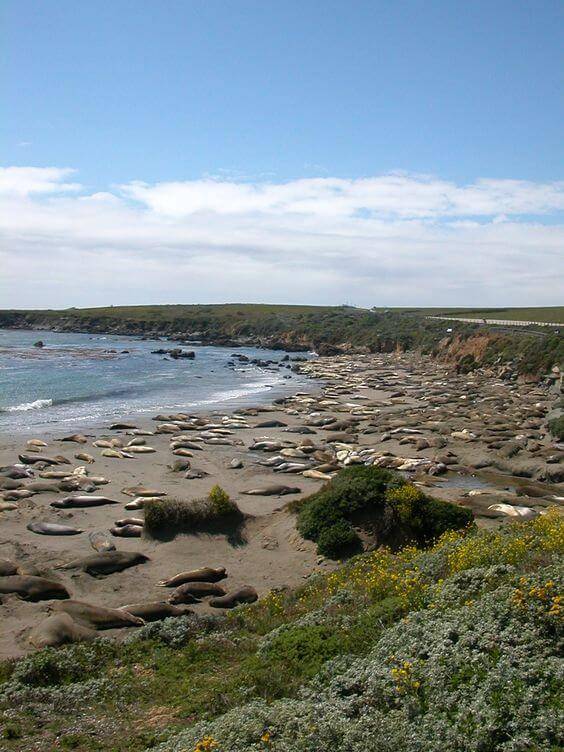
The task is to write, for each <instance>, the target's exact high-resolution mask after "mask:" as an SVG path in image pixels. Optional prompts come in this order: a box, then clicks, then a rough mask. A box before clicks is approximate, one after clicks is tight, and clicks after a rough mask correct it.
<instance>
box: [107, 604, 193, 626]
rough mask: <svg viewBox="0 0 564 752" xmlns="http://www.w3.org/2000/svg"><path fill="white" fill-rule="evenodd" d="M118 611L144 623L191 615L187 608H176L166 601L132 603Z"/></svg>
mask: <svg viewBox="0 0 564 752" xmlns="http://www.w3.org/2000/svg"><path fill="white" fill-rule="evenodd" d="M120 611H127V612H128V613H129V614H133V616H139V617H140V618H141V619H144V620H145V621H160V619H168V618H169V617H170V616H187V615H188V614H192V613H193V611H191V610H190V609H189V608H178V606H173V605H172V603H168V601H155V602H151V603H132V604H130V605H129V606H120Z"/></svg>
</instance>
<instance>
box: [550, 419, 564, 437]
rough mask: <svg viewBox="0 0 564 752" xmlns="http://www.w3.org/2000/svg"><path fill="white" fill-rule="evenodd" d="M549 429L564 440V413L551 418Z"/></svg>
mask: <svg viewBox="0 0 564 752" xmlns="http://www.w3.org/2000/svg"><path fill="white" fill-rule="evenodd" d="M548 430H549V431H550V433H551V434H552V435H553V436H554V437H555V438H556V439H558V441H564V415H560V416H559V417H558V418H553V419H552V420H549V422H548Z"/></svg>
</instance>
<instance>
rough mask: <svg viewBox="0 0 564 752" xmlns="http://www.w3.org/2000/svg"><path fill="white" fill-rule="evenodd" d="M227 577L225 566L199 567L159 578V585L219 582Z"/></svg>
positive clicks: (172, 585)
mask: <svg viewBox="0 0 564 752" xmlns="http://www.w3.org/2000/svg"><path fill="white" fill-rule="evenodd" d="M225 577H227V573H226V571H225V567H217V569H213V567H200V569H191V570H190V571H188V572H180V573H179V574H175V575H174V577H169V579H168V580H161V581H160V582H159V583H158V585H159V587H178V586H179V585H183V584H184V583H185V582H219V580H223V579H225Z"/></svg>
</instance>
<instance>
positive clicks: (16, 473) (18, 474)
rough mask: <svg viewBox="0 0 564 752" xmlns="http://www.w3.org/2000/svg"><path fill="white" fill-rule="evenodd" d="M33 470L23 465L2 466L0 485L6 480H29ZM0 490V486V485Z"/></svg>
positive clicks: (0, 468)
mask: <svg viewBox="0 0 564 752" xmlns="http://www.w3.org/2000/svg"><path fill="white" fill-rule="evenodd" d="M32 476H33V470H32V469H31V468H30V467H25V466H24V465H3V466H2V467H0V483H2V481H4V480H6V479H10V480H21V479H22V478H31V477H32ZM0 488H2V486H1V485H0Z"/></svg>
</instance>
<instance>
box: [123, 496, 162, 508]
mask: <svg viewBox="0 0 564 752" xmlns="http://www.w3.org/2000/svg"><path fill="white" fill-rule="evenodd" d="M148 501H161V497H160V496H138V497H137V498H136V499H133V501H128V502H127V504H126V505H125V509H127V511H128V512H130V511H131V510H132V509H143V507H144V506H145V504H146V503H147V502H148Z"/></svg>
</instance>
